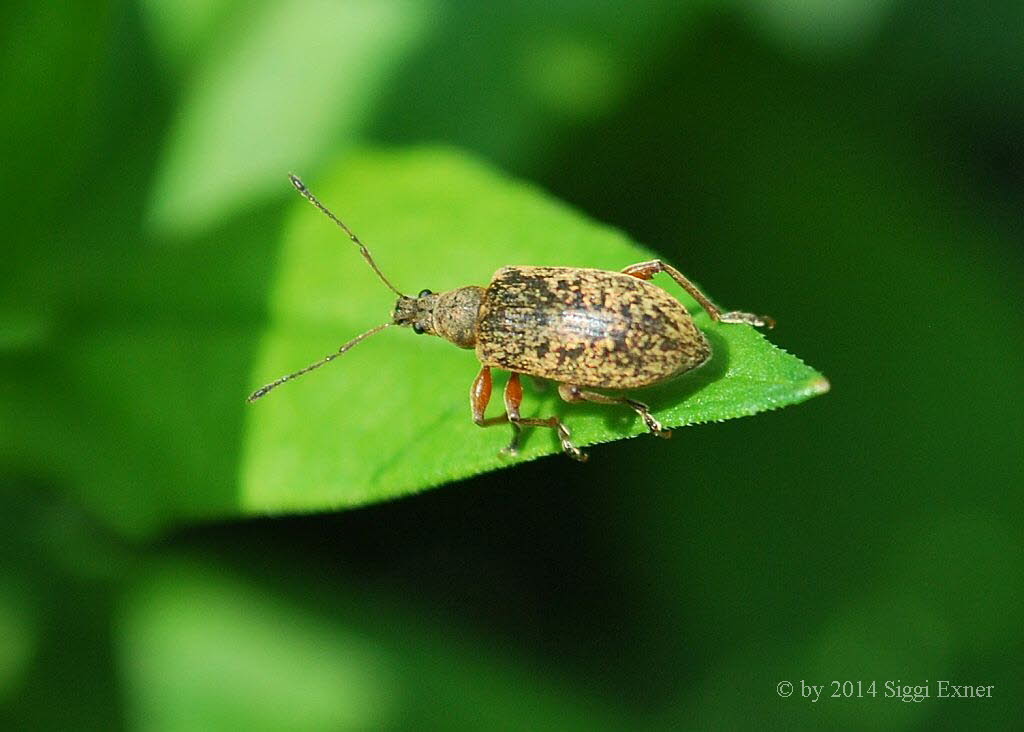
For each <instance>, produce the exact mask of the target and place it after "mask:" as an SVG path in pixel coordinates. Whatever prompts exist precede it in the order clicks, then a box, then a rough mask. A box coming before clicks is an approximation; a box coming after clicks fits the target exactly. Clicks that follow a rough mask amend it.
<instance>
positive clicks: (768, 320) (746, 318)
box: [720, 311, 775, 330]
mask: <svg viewBox="0 0 1024 732" xmlns="http://www.w3.org/2000/svg"><path fill="white" fill-rule="evenodd" d="M720 320H721V321H722V322H723V323H743V324H745V325H753V326H756V327H758V328H768V330H771V329H772V328H774V327H775V318H773V317H771V316H770V315H755V314H754V313H741V312H738V311H733V312H731V313H722V315H721V318H720Z"/></svg>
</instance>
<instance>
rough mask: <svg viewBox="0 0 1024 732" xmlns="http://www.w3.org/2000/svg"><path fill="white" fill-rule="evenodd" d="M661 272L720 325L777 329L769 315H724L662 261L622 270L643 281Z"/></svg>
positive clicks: (678, 272) (674, 269)
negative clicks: (739, 324) (744, 325)
mask: <svg viewBox="0 0 1024 732" xmlns="http://www.w3.org/2000/svg"><path fill="white" fill-rule="evenodd" d="M659 272H664V273H665V274H667V275H668V276H669V277H671V278H672V279H674V280H675V281H676V282H677V283H679V286H680V287H682V288H683V289H684V290H686V291H687V292H688V293H690V295H691V296H692V297H693V299H694V300H696V301H697V302H698V303H700V306H701V307H702V308H704V310H705V311H707V314H708V315H710V316H711V319H712V320H717V321H718V322H720V323H745V324H746V325H757V326H765V327H768V328H774V327H775V319H774V318H771V317H769V316H767V315H755V314H754V313H741V312H738V311H732V312H728V313H723V312H722V311H721V310H719V309H718V308H717V307H716V306H715V304H714V303H713V302H711V301H710V300H709V299H708V298H707V295H705V294H704V293H703V292H701V291H700V290H699V289H698V288H697V285H695V284H693V283H692V282H690V281H689V280H688V279H686V277H685V276H684V275H683V273H682V272H680V271H679V270H678V269H676V268H675V267H673V266H672V265H670V264H665V263H664V262H662V261H661V260H660V259H652V260H651V261H649V262H640V263H639V264H631V265H630V266H628V267H626V268H625V269H624V270H622V273H623V274H628V275H632V276H633V277H639V278H640V279H642V280H649V279H652V278H653V277H654V275H656V274H658V273H659Z"/></svg>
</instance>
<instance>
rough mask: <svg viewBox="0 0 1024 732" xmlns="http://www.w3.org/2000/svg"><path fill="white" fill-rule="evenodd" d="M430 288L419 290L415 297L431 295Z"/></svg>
mask: <svg viewBox="0 0 1024 732" xmlns="http://www.w3.org/2000/svg"><path fill="white" fill-rule="evenodd" d="M433 294H434V293H433V292H432V291H431V290H420V294H419V295H417V297H426V296H427V295H433Z"/></svg>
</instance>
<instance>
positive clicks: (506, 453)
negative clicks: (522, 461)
mask: <svg viewBox="0 0 1024 732" xmlns="http://www.w3.org/2000/svg"><path fill="white" fill-rule="evenodd" d="M498 456H499V457H503V458H506V459H511V458H516V457H519V448H518V447H516V446H515V445H507V446H506V447H503V448H501V449H500V450H498Z"/></svg>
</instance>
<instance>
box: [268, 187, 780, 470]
mask: <svg viewBox="0 0 1024 732" xmlns="http://www.w3.org/2000/svg"><path fill="white" fill-rule="evenodd" d="M290 178H291V181H292V184H293V185H294V186H295V187H296V188H297V189H298V191H299V192H300V193H301V194H302V195H303V196H305V197H306V198H307V199H308V200H309V201H310V202H311V203H312V204H313V205H314V206H316V207H317V208H319V209H320V210H321V211H322V212H323V213H324V214H326V215H327V216H328V217H329V218H330V219H331V220H332V221H334V222H335V223H336V224H337V225H338V226H340V227H341V228H342V229H343V230H344V231H345V233H346V234H348V236H349V238H350V239H352V241H353V242H354V243H355V244H356V245H357V246H358V247H359V250H360V252H361V253H362V255H363V258H364V259H366V261H367V263H368V264H369V265H370V267H371V268H372V269H373V271H374V272H375V273H376V274H377V276H378V277H379V278H380V279H381V281H382V282H383V283H384V284H385V285H386V286H387V287H388V288H390V289H391V290H392V291H393V292H394V293H395V294H397V295H398V301H397V302H396V303H395V309H394V312H393V313H392V318H391V322H389V323H383V324H381V325H379V326H377V327H375V328H372V329H371V330H369V331H367V332H366V333H363V334H362V335H359V336H357V337H356V338H354V339H352V340H351V341H349V342H348V343H345V344H344V345H343V346H341V348H339V349H338V350H337V351H336V352H334V353H332V354H330V355H329V356H326V357H325V358H323V359H321V360H319V361H317V362H315V363H313V364H310V365H309V366H307V367H306V368H304V369H300V370H299V371H296V372H295V373H292V374H288V375H287V376H283V377H281V378H280V379H278V380H277V381H274V382H272V383H270V384H267V385H266V386H264V387H262V388H260V389H258V390H256V391H255V392H253V393H252V394H251V395H250V396H249V401H250V402H251V401H255V400H256V399H259V398H260V397H262V396H264V395H265V394H266V393H267V392H269V391H270V390H271V389H274V388H276V387H278V386H280V385H281V384H283V383H284V382H286V381H289V380H291V379H293V378H295V377H297V376H301V375H302V374H305V373H308V372H309V371H312V370H313V369H316V368H319V367H320V366H323V365H324V364H325V363H328V362H329V361H331V360H333V359H335V358H337V357H338V356H340V355H341V354H342V353H344V352H345V351H347V350H348V349H350V348H352V347H353V346H355V345H356V344H357V343H359V342H361V341H362V340H364V339H366V338H368V337H370V336H372V335H373V334H375V333H378V332H380V331H381V330H384V329H385V328H387V327H389V326H391V325H399V326H406V327H411V328H412V329H413V330H414V331H415V332H416V333H420V334H429V335H436V336H440V337H442V338H445V339H447V340H448V341H450V342H451V343H454V344H455V345H456V346H459V347H460V348H467V349H468V348H473V349H475V351H476V356H477V359H478V360H479V361H480V364H481V369H480V372H479V373H478V374H477V377H476V379H475V380H474V381H473V385H472V387H471V389H470V408H471V413H472V417H473V421H474V422H475V423H476V424H478V425H480V426H481V427H489V426H491V425H494V424H511V426H512V435H513V436H512V442H511V444H509V446H508V447H507V448H506V449H505V451H506V452H509V453H515V452H516V450H517V447H518V439H519V434H520V432H521V430H522V428H523V427H548V428H551V429H553V430H555V434H556V435H557V437H558V439H559V442H560V443H561V445H562V449H563V450H564V451H565V452H566V454H568V455H569V456H570V457H573V458H575V459H577V460H585V459H586V455H585V454H584V453H582V452H581V451H580V450H579V449H578V448H577V447H576V446H575V445H573V444H572V441H571V433H570V431H569V428H568V427H566V425H565V424H564V423H563V422H562V421H561V420H559V419H558V418H557V417H548V418H546V419H540V418H525V417H522V416H521V415H520V413H519V407H520V404H521V403H522V398H523V390H522V383H521V381H520V374H527V375H529V376H534V377H538V378H542V379H550V380H552V381H555V382H557V383H558V384H559V387H558V393H559V395H560V396H561V397H562V399H564V400H565V401H567V402H580V401H588V402H595V403H598V404H621V405H623V406H626V407H629V408H630V409H632V410H633V411H635V412H636V413H637V414H638V415H639V416H640V418H641V419H642V420H643V421H644V424H645V425H646V426H647V428H648V430H650V432H651V433H652V434H655V435H658V436H659V437H668V436H669V435H670V433H669V432H668V431H667V430H665V429H663V428H662V426H661V424H660V423H659V422H658V421H657V420H656V419H654V417H653V416H652V415H651V413H650V409H649V408H648V407H647V405H646V404H643V403H642V402H638V401H635V400H633V399H630V398H628V397H624V396H611V395H608V394H603V393H601V392H595V391H590V389H604V390H609V391H626V390H630V389H638V388H641V387H645V386H650V385H652V384H657V383H658V382H661V381H664V380H666V379H669V378H672V377H674V376H677V375H679V374H682V373H685V372H687V371H690V370H692V369H695V368H697V367H699V366H701V365H702V364H704V363H705V362H707V360H708V359H709V358H710V357H711V345H710V344H709V343H708V340H707V338H706V337H705V336H704V333H702V332H701V330H700V329H699V328H698V327H697V326H696V324H695V323H694V322H693V318H692V317H690V314H689V312H687V310H686V308H685V307H683V305H682V303H680V302H679V301H678V300H676V299H675V298H674V297H672V296H671V295H669V294H668V293H667V292H666V291H665V290H663V289H661V288H660V287H657V286H655V285H654V284H652V283H650V282H649V280H650V279H651V278H652V277H654V275H656V274H658V273H660V272H664V273H666V274H668V275H669V276H670V277H671V278H672V279H673V280H675V281H676V282H677V283H678V284H679V285H680V286H681V287H682V288H683V289H684V290H686V291H687V292H688V293H689V294H690V295H691V296H692V297H693V298H694V299H695V300H696V301H697V302H698V303H699V304H700V305H701V307H703V308H704V310H705V311H706V312H707V313H708V315H710V316H711V318H712V319H713V320H715V321H718V322H722V323H744V324H747V325H754V326H767V327H769V328H771V327H774V325H775V323H774V321H773V320H772V319H771V318H769V317H767V316H763V315H754V314H752V313H743V312H728V313H723V312H721V311H720V310H719V309H718V308H717V307H716V306H715V305H714V304H713V303H712V302H711V301H710V300H709V299H708V298H707V297H706V296H705V295H704V293H702V292H701V291H700V290H699V289H698V288H697V287H696V285H694V284H693V283H692V282H690V281H689V280H688V279H687V278H686V277H685V276H684V275H683V274H682V273H681V272H679V270H677V269H675V268H674V267H671V266H669V265H667V264H665V263H664V262H662V261H660V260H657V259H655V260H651V261H649V262H640V263H638V264H634V265H630V266H629V267H626V268H625V269H623V270H622V271H621V272H609V271H607V270H600V269H585V268H577V267H529V266H518V267H503V268H502V269H500V270H498V271H497V272H496V273H495V274H494V277H493V278H492V279H491V281H490V283H489V284H488V285H487V286H486V287H478V286H472V285H471V286H468V287H460V288H458V289H455V290H449V291H448V292H441V293H434V292H431V291H430V290H422V291H420V293H419V294H418V295H417V296H415V297H410V296H407V295H403V294H402V293H401V292H400V291H399V290H398V289H397V288H396V287H395V286H394V285H392V284H391V282H390V281H389V280H388V279H387V278H386V277H385V276H384V274H383V273H382V272H381V271H380V268H378V267H377V264H376V262H374V260H373V257H372V256H371V255H370V252H369V250H367V248H366V247H365V246H364V245H363V243H362V242H361V241H359V239H358V237H356V235H355V234H353V233H352V232H351V231H350V230H349V229H348V227H347V226H345V224H343V223H342V222H341V221H340V220H339V219H338V218H337V217H336V216H335V215H334V214H333V213H331V212H330V211H329V210H328V209H327V208H326V207H325V206H324V205H323V204H322V203H320V201H319V200H317V198H316V197H315V196H314V195H313V194H312V193H310V191H309V189H307V188H306V186H305V185H303V183H302V181H300V180H299V179H298V178H297V177H295V176H290ZM493 368H498V369H504V370H507V371H509V372H511V373H510V376H509V380H508V383H507V385H506V387H505V394H504V402H505V413H504V414H502V415H501V416H499V417H491V418H487V417H485V416H484V415H485V411H486V409H487V405H488V403H489V402H490V398H491V383H492V382H491V369H493Z"/></svg>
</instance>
